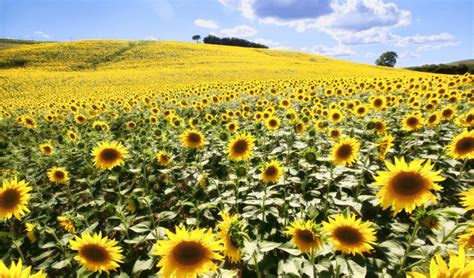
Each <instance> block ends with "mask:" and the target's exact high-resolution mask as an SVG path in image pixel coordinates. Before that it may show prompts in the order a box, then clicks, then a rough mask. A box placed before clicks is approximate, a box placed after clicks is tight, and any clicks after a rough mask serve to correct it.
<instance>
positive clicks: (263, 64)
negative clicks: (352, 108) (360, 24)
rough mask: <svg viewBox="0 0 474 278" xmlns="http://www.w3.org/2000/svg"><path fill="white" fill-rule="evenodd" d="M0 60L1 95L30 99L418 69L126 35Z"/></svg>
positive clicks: (28, 49) (26, 49)
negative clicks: (57, 94)
mask: <svg viewBox="0 0 474 278" xmlns="http://www.w3.org/2000/svg"><path fill="white" fill-rule="evenodd" d="M0 66H3V69H0V95H1V96H2V98H4V99H11V101H13V102H18V100H21V102H27V103H28V102H29V101H33V100H36V101H38V99H42V98H44V96H45V95H54V94H55V92H59V91H61V92H62V93H65V94H66V95H68V96H71V97H75V96H81V97H87V95H84V91H87V92H91V93H90V94H92V95H99V94H100V95H102V94H103V93H107V94H108V93H112V92H113V93H114V94H129V93H130V92H135V93H140V92H149V91H156V90H160V89H162V88H163V86H173V87H175V86H177V85H186V84H196V83H209V82H232V81H250V80H260V81H264V80H275V79H308V78H342V77H351V78H352V77H366V78H373V77H377V76H379V77H391V76H401V75H408V74H409V75H413V73H412V72H409V71H405V70H401V69H393V68H383V67H376V66H369V65H364V64H356V63H350V62H346V61H342V60H337V59H332V58H327V57H322V56H317V55H311V54H305V53H299V52H293V51H281V50H267V49H252V48H242V47H231V46H219V45H206V44H196V43H183V42H169V41H159V42H158V41H125V40H93V41H76V42H52V43H41V44H30V45H21V46H18V47H13V48H8V49H3V50H0ZM418 75H421V73H419V74H418ZM25 105H28V104H25Z"/></svg>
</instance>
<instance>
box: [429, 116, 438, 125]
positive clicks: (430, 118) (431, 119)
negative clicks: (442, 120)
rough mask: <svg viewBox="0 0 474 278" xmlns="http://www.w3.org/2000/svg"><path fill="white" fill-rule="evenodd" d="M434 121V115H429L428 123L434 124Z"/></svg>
mask: <svg viewBox="0 0 474 278" xmlns="http://www.w3.org/2000/svg"><path fill="white" fill-rule="evenodd" d="M435 121H436V115H431V116H430V117H429V118H428V122H430V123H434V122H435Z"/></svg>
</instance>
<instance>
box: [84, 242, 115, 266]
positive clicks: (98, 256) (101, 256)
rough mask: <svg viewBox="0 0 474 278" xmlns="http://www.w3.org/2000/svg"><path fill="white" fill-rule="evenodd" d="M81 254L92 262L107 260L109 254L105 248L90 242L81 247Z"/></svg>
mask: <svg viewBox="0 0 474 278" xmlns="http://www.w3.org/2000/svg"><path fill="white" fill-rule="evenodd" d="M80 253H81V256H82V257H84V258H85V259H86V260H87V261H90V262H92V263H104V262H106V261H108V260H109V258H110V255H109V252H107V250H106V249H105V248H104V247H102V246H99V245H96V244H90V245H85V246H84V247H82V248H81V251H80Z"/></svg>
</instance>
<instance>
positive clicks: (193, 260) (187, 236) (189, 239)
mask: <svg viewBox="0 0 474 278" xmlns="http://www.w3.org/2000/svg"><path fill="white" fill-rule="evenodd" d="M166 234H167V235H168V239H167V240H159V241H158V242H157V243H156V244H155V245H154V246H153V247H154V250H155V252H154V253H153V255H155V256H160V257H161V259H160V261H159V262H158V267H161V269H160V274H162V275H163V276H164V277H183V278H191V277H192V278H194V277H196V276H200V275H203V274H206V273H209V272H216V271H217V266H216V264H215V263H214V261H220V260H222V259H223V257H222V256H221V255H220V254H219V252H221V251H223V249H224V248H223V247H222V245H221V242H220V241H219V240H216V239H215V238H214V235H213V234H212V232H211V230H210V229H208V230H204V229H195V230H192V231H187V230H186V229H185V228H179V227H176V233H172V232H170V231H169V230H168V231H166Z"/></svg>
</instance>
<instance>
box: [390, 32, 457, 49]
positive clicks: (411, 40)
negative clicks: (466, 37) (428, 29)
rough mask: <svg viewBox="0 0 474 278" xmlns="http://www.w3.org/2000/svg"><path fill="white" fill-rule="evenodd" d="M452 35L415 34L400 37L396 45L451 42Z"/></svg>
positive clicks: (452, 39)
mask: <svg viewBox="0 0 474 278" xmlns="http://www.w3.org/2000/svg"><path fill="white" fill-rule="evenodd" d="M453 41H454V36H453V35H451V34H449V33H440V34H437V35H427V36H422V35H419V34H416V35H414V36H407V37H401V38H400V39H399V40H398V42H397V44H396V46H398V47H406V46H410V45H423V44H429V45H431V44H445V43H448V42H453Z"/></svg>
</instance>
